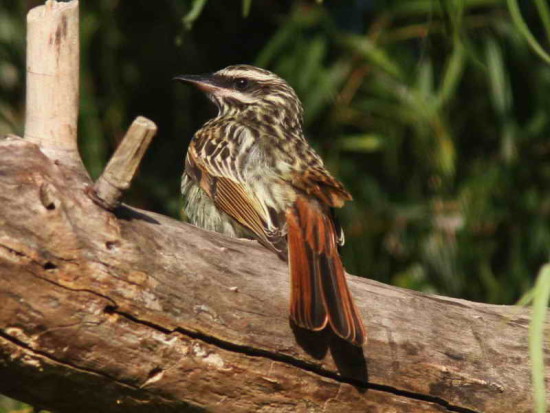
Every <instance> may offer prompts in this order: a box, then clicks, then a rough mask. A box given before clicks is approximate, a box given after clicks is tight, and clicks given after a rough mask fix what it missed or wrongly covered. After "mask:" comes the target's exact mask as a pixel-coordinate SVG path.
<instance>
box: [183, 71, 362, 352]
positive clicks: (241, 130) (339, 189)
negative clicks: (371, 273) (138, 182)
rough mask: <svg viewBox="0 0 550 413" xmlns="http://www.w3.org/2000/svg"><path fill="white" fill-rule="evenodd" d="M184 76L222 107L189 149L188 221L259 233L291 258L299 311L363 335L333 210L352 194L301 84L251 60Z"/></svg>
mask: <svg viewBox="0 0 550 413" xmlns="http://www.w3.org/2000/svg"><path fill="white" fill-rule="evenodd" d="M176 79H179V80H183V81H187V82H191V83H194V84H195V85H197V86H198V87H199V88H200V89H202V90H203V91H205V92H206V93H207V95H208V97H209V98H210V99H211V100H212V101H213V102H214V103H215V104H216V105H217V107H218V109H219V113H218V115H217V116H216V117H215V118H214V119H211V120H209V121H208V122H206V124H205V125H204V126H203V127H202V128H201V129H200V130H199V131H197V133H196V134H195V136H194V137H193V139H192V141H191V144H190V146H189V150H188V153H187V157H186V161H185V172H184V174H183V178H182V185H181V190H182V194H183V196H184V198H185V205H184V208H185V211H186V214H187V216H188V217H189V219H190V221H191V222H192V223H194V224H195V225H198V226H200V227H202V228H205V229H209V230H213V231H217V232H221V233H224V234H227V235H230V236H236V237H251V238H255V239H257V240H258V241H259V242H260V243H262V244H263V245H265V246H266V247H267V248H269V249H271V250H273V251H274V252H276V253H277V254H278V255H279V256H280V257H281V258H282V259H285V260H288V262H289V266H290V272H291V278H292V291H291V305H290V315H291V318H292V320H293V321H294V322H295V323H296V324H297V325H298V326H300V327H303V328H307V329H310V330H321V329H323V328H325V327H326V325H327V324H330V326H331V327H332V329H333V330H334V331H335V332H336V334H338V335H339V336H341V337H342V338H344V339H346V340H348V341H350V342H351V343H353V344H355V345H361V344H363V342H364V340H365V331H364V327H363V324H362V322H361V320H360V317H359V314H358V312H357V310H356V308H355V305H354V304H353V301H352V299H351V296H350V293H349V290H348V287H347V284H346V280H345V274H344V267H343V265H342V262H341V259H340V256H339V254H338V249H337V246H338V245H341V244H342V243H343V234H342V232H341V230H340V228H339V226H338V225H337V223H336V222H335V220H334V218H333V214H332V211H331V209H332V208H335V207H341V206H342V205H343V204H344V202H345V201H348V200H351V195H350V194H349V193H348V192H347V191H346V190H345V188H344V187H343V185H342V184H341V183H340V182H338V181H337V180H336V179H335V178H333V177H332V176H331V175H330V173H329V172H328V171H327V170H326V169H325V167H324V165H323V161H322V160H321V158H320V157H319V156H318V155H317V154H316V153H315V151H314V150H313V149H312V148H311V147H310V146H309V144H308V143H307V141H306V140H305V137H304V135H303V132H302V125H303V110H302V105H301V103H300V101H299V99H298V97H297V96H296V94H295V92H294V90H293V89H292V88H291V87H290V86H289V85H288V84H287V83H286V82H285V81H284V80H283V79H281V78H280V77H278V76H276V75H275V74H273V73H271V72H269V71H267V70H263V69H259V68H256V67H253V66H246V65H239V66H230V67H227V68H225V69H222V70H220V71H218V72H216V73H214V74H212V75H208V76H180V77H178V78H176Z"/></svg>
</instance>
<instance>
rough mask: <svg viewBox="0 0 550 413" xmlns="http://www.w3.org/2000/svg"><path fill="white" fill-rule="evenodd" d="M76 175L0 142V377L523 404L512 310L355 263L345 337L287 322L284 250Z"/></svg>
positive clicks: (215, 397)
mask: <svg viewBox="0 0 550 413" xmlns="http://www.w3.org/2000/svg"><path fill="white" fill-rule="evenodd" d="M86 188H87V184H86V183H77V182H75V181H74V180H70V179H66V178H65V173H64V167H63V166H62V165H56V164H55V163H54V162H53V161H51V160H50V159H49V158H47V157H46V156H45V155H44V154H43V153H42V152H41V151H40V150H39V148H38V147H37V146H36V145H35V144H33V143H31V142H28V141H26V140H22V139H17V138H13V137H11V138H8V139H5V140H3V141H2V142H1V143H0V223H1V225H0V302H1V303H2V305H1V306H0V366H1V368H0V392H3V393H6V394H8V395H11V396H14V397H16V398H19V399H22V400H26V401H29V402H32V403H33V404H35V405H39V406H45V407H47V408H51V409H54V410H57V411H82V412H88V411H89V412H92V411H94V412H97V411H102V412H111V411H140V410H143V411H165V410H166V411H171V410H184V409H204V408H207V409H209V410H220V411H221V410H223V411H251V410H254V411H256V410H258V411H262V410H264V411H323V410H326V411H389V410H392V409H393V411H403V412H410V411H465V412H468V411H486V412H503V411H510V408H511V406H513V408H514V411H517V412H523V411H524V412H527V411H530V410H531V406H532V404H531V403H532V401H531V385H530V366H529V360H528V350H527V327H528V322H529V319H528V314H527V310H525V309H523V308H517V307H511V306H494V305H486V304H478V303H472V302H467V301H464V300H458V299H451V298H444V297H438V296H430V295H424V294H420V293H417V292H413V291H407V290H403V289H399V288H396V287H390V286H386V285H383V284H380V283H376V282H373V281H369V280H366V279H362V278H358V277H354V276H350V277H349V278H350V280H349V281H350V288H351V290H352V293H353V295H354V296H355V298H356V302H357V304H358V306H359V310H360V311H361V313H362V315H363V317H364V319H365V321H366V325H367V328H368V333H369V343H368V344H367V345H366V346H365V348H363V349H359V348H355V347H353V346H350V345H348V344H347V343H345V342H343V341H342V340H340V339H338V338H336V337H334V336H332V335H331V334H329V333H327V332H321V333H308V332H305V331H301V330H296V329H293V328H292V326H290V325H289V322H288V295H289V281H288V278H289V277H288V270H287V268H286V265H285V263H283V262H281V261H280V260H279V259H278V258H277V257H276V256H275V255H273V254H272V253H270V252H269V251H266V250H265V249H264V248H263V247H261V246H259V245H257V244H256V243H255V242H252V241H244V240H235V239H229V238H226V237H223V236H221V235H219V234H215V233H209V232H205V231H202V230H199V229H197V228H195V227H193V226H190V225H187V224H184V223H180V222H177V221H174V220H172V219H169V218H166V217H163V216H159V215H157V214H154V213H149V212H145V211H139V210H136V209H132V208H129V207H126V206H122V207H120V208H118V209H116V210H115V211H114V212H113V213H111V212H107V211H105V210H104V209H102V208H101V207H99V206H98V205H96V204H95V203H94V202H92V201H91V200H90V198H89V197H88V196H87V191H86ZM546 348H548V346H546Z"/></svg>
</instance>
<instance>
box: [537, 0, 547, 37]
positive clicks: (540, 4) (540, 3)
mask: <svg viewBox="0 0 550 413" xmlns="http://www.w3.org/2000/svg"><path fill="white" fill-rule="evenodd" d="M535 5H536V6H537V10H538V12H539V16H540V19H541V20H542V25H543V26H544V30H545V31H546V40H547V41H548V42H550V7H549V6H548V1H547V0H535Z"/></svg>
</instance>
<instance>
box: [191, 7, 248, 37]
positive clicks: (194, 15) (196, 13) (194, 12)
mask: <svg viewBox="0 0 550 413" xmlns="http://www.w3.org/2000/svg"><path fill="white" fill-rule="evenodd" d="M245 1H246V0H243V7H244V4H245V3H244V2H245ZM206 2H207V0H193V4H192V5H191V10H189V12H188V13H187V14H186V15H185V16H184V17H183V19H182V22H183V26H184V27H185V28H186V29H187V30H191V29H192V28H193V23H195V20H197V19H198V18H199V17H200V15H201V13H202V10H203V9H204V6H205V5H206ZM243 10H244V9H243Z"/></svg>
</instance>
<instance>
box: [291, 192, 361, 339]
mask: <svg viewBox="0 0 550 413" xmlns="http://www.w3.org/2000/svg"><path fill="white" fill-rule="evenodd" d="M287 223H288V251H289V262H290V273H291V280H292V291H291V304H290V316H291V318H292V320H293V321H294V322H295V323H296V324H297V325H298V326H300V327H303V328H307V329H309V330H320V329H322V328H324V327H325V326H326V325H327V323H328V324H330V326H331V328H332V329H333V330H334V332H335V333H336V334H337V335H338V336H340V337H342V338H343V339H344V340H347V341H349V342H350V343H352V344H354V345H357V346H361V345H363V344H364V342H365V339H366V333H365V328H364V326H363V323H362V321H361V318H360V317H359V313H358V311H357V309H356V307H355V305H354V303H353V300H352V298H351V294H350V292H349V289H348V286H347V282H346V278H345V272H344V266H343V264H342V261H341V259H340V255H339V254H338V248H337V239H338V234H337V233H336V229H335V227H334V224H333V223H332V220H331V219H330V217H329V215H327V213H325V212H324V211H322V210H321V208H320V207H319V206H318V205H317V204H316V203H315V202H312V201H310V200H308V199H307V198H305V197H301V196H300V197H298V198H297V200H296V202H295V203H294V205H293V206H292V207H291V208H289V210H288V211H287Z"/></svg>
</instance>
